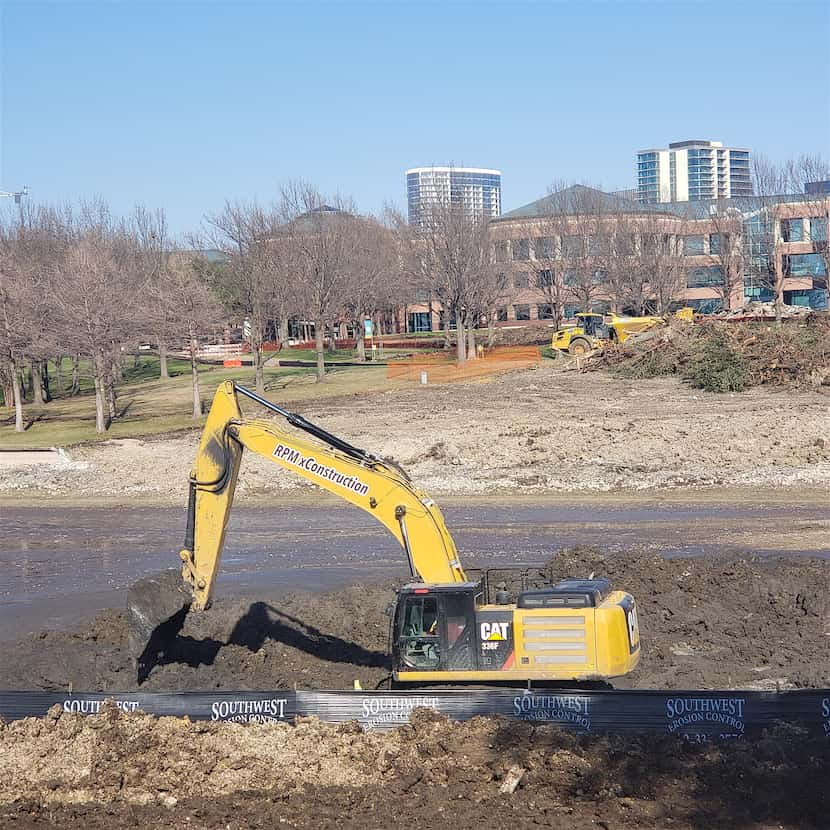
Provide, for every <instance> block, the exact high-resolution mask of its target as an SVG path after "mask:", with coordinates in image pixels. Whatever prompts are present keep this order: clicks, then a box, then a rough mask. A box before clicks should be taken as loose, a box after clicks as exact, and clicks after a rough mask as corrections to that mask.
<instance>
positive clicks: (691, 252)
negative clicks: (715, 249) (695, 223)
mask: <svg viewBox="0 0 830 830" xmlns="http://www.w3.org/2000/svg"><path fill="white" fill-rule="evenodd" d="M683 253H684V254H686V256H702V255H703V254H704V253H705V250H704V242H703V237H702V236H685V237H683Z"/></svg>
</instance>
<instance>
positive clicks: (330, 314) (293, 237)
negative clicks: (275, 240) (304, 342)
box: [279, 181, 364, 380]
mask: <svg viewBox="0 0 830 830" xmlns="http://www.w3.org/2000/svg"><path fill="white" fill-rule="evenodd" d="M279 213H280V216H281V218H282V226H283V228H282V234H281V243H280V249H281V250H282V251H283V255H284V256H285V257H286V258H288V259H289V264H290V268H291V270H292V272H293V274H294V275H295V283H296V288H297V292H298V297H297V301H298V307H299V308H300V309H302V310H303V311H304V313H305V314H306V315H307V316H308V318H309V319H310V320H312V321H313V323H314V349H315V352H316V356H317V378H318V380H322V379H323V378H324V377H325V372H326V366H325V349H324V337H325V331H326V326H327V325H333V324H334V323H336V322H338V321H339V319H340V318H341V317H342V314H343V310H344V308H345V307H346V305H347V303H348V300H349V294H350V287H352V286H353V281H352V280H351V279H350V277H351V275H352V273H353V272H354V266H355V263H356V262H358V261H359V260H360V256H359V239H360V233H359V229H360V228H361V227H363V226H362V225H361V222H363V221H364V220H360V219H358V218H357V213H356V210H355V208H354V205H353V204H352V202H351V201H349V200H347V199H343V198H342V197H340V196H336V197H333V198H331V199H326V198H324V196H323V194H322V193H320V191H319V190H317V188H315V187H314V185H312V184H310V183H308V182H303V181H294V182H289V183H288V184H286V185H285V186H284V187H283V188H282V192H281V197H280V205H279Z"/></svg>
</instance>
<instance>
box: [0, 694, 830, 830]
mask: <svg viewBox="0 0 830 830" xmlns="http://www.w3.org/2000/svg"><path fill="white" fill-rule="evenodd" d="M828 770H830V742H827V741H825V740H820V739H809V738H806V737H805V736H802V735H794V734H789V735H772V736H767V737H765V738H761V739H746V740H742V741H736V742H730V743H725V744H721V745H713V746H706V745H703V746H701V745H690V744H685V743H682V742H681V741H679V740H677V739H675V738H669V737H662V736H648V737H646V736H639V737H638V736H634V737H625V738H611V737H587V736H581V737H580V736H574V735H571V734H567V733H564V732H562V731H559V730H557V729H555V728H553V727H550V726H544V725H542V726H533V725H531V724H526V723H515V722H507V721H503V720H499V719H497V718H476V719H474V720H472V721H469V722H466V723H460V724H457V723H456V724H453V723H450V722H449V721H447V720H446V719H445V718H443V717H441V716H438V715H435V714H434V713H432V712H428V711H425V710H416V711H415V712H414V713H413V722H412V724H411V725H409V726H404V727H401V728H400V729H397V730H393V731H390V732H386V733H382V734H381V733H363V732H361V730H360V728H359V727H358V726H357V725H356V724H343V725H341V726H338V727H333V726H327V725H324V724H321V723H319V722H318V721H316V720H315V719H307V720H304V721H301V722H300V723H299V724H298V725H297V726H296V727H290V726H286V725H268V726H257V725H248V726H240V725H234V724H208V723H197V724H191V723H189V722H188V721H187V720H184V719H181V720H180V719H173V718H161V719H158V720H155V719H153V718H151V717H149V716H146V715H143V714H133V715H124V714H121V713H119V712H118V710H117V709H115V707H114V706H112V705H110V706H108V707H107V708H105V710H104V711H103V713H102V714H101V715H95V716H86V717H84V716H80V715H68V714H65V713H62V712H60V710H59V709H58V708H57V707H55V708H53V710H52V711H51V712H50V714H49V716H47V717H46V718H43V719H41V720H36V719H28V720H25V721H18V722H16V723H12V724H9V725H7V726H5V727H3V726H0V823H2V824H3V825H4V826H14V827H45V826H51V827H67V828H68V827H72V828H73V829H74V828H76V827H79V826H80V827H84V828H93V830H94V828H105V827H106V828H111V827H153V828H173V827H176V828H180V827H185V826H186V827H192V828H208V827H209V828H216V827H223V828H234V830H236V829H237V828H242V827H263V828H264V827H279V826H283V825H284V826H288V827H300V828H332V827H337V828H344V830H345V829H346V828H357V827H359V828H388V827H390V826H392V825H393V824H395V823H397V822H398V821H400V822H405V823H406V825H407V826H410V827H435V828H453V830H454V829H455V828H459V827H476V826H482V827H483V826H487V827H530V826H543V827H554V828H570V829H571V830H574V829H575V830H580V829H581V828H589V827H590V828H596V827H604V828H606V829H607V828H610V827H614V828H634V827H638V828H665V827H675V828H679V830H683V828H686V829H689V828H699V827H742V828H747V827H757V826H764V827H767V826H775V827H787V828H810V827H826V818H827V815H828V810H829V809H830V790H828V788H827V787H826V786H825V784H826V776H827V772H828ZM510 782H512V783H513V784H516V783H517V785H516V786H515V787H514V789H513V791H512V792H510V791H509V790H510V786H508V784H510Z"/></svg>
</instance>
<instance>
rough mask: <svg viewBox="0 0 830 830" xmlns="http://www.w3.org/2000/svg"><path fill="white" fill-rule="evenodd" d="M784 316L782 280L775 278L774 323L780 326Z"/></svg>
mask: <svg viewBox="0 0 830 830" xmlns="http://www.w3.org/2000/svg"><path fill="white" fill-rule="evenodd" d="M783 318H784V280H783V279H779V280H777V284H776V286H775V325H776V326H780V325H781V322H782V320H783Z"/></svg>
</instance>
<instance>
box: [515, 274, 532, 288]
mask: <svg viewBox="0 0 830 830" xmlns="http://www.w3.org/2000/svg"><path fill="white" fill-rule="evenodd" d="M529 285H530V279H529V278H528V273H527V271H517V272H516V273H515V274H513V288H527V287H528V286H529Z"/></svg>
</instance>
